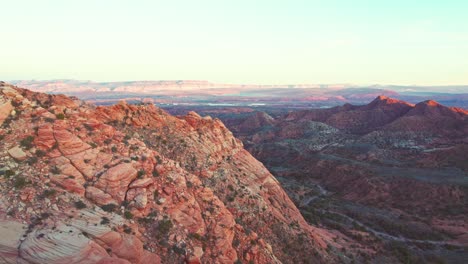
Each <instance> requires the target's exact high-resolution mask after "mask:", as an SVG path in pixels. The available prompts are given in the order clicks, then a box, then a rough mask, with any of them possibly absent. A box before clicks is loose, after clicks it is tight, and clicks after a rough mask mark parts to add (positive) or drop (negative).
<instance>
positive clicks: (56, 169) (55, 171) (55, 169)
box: [50, 166, 62, 174]
mask: <svg viewBox="0 0 468 264" xmlns="http://www.w3.org/2000/svg"><path fill="white" fill-rule="evenodd" d="M50 172H52V173H53V174H60V173H62V171H61V170H60V169H59V168H58V167H57V166H53V167H52V168H50Z"/></svg>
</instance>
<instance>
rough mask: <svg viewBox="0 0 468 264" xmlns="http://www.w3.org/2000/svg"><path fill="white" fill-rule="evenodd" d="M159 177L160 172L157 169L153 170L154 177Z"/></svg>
mask: <svg viewBox="0 0 468 264" xmlns="http://www.w3.org/2000/svg"><path fill="white" fill-rule="evenodd" d="M158 176H159V172H158V171H157V170H156V169H154V170H153V177H158Z"/></svg>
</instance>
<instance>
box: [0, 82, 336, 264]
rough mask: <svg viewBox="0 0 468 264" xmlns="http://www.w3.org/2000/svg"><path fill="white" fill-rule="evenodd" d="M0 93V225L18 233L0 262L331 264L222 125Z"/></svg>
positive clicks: (321, 244)
mask: <svg viewBox="0 0 468 264" xmlns="http://www.w3.org/2000/svg"><path fill="white" fill-rule="evenodd" d="M1 85H2V87H0V101H1V102H0V114H1V115H0V120H1V118H3V125H2V127H1V129H0V135H2V139H1V140H2V144H1V146H0V148H1V150H0V153H1V154H0V155H2V156H1V158H0V162H1V163H2V167H4V168H5V170H4V171H3V172H4V175H5V177H3V178H2V180H1V181H0V191H1V193H2V195H1V197H0V212H1V213H0V228H3V229H9V227H15V228H12V229H11V230H12V232H10V233H11V234H10V235H9V236H8V239H9V240H8V241H4V238H0V260H2V261H3V260H5V262H7V263H17V262H20V263H66V262H67V263H160V262H162V263H180V262H182V261H187V262H189V263H234V262H235V261H237V260H238V261H241V262H242V263H248V262H254V263H280V262H283V263H299V262H302V263H305V262H312V263H318V262H333V261H335V257H334V256H333V255H331V254H329V253H327V252H326V251H325V249H326V248H327V243H329V242H330V241H329V238H328V235H327V232H326V231H324V230H320V229H318V228H314V227H312V226H310V225H309V224H307V223H306V222H305V220H304V218H303V217H302V215H301V214H300V213H299V211H298V209H297V208H296V207H295V205H294V204H293V203H292V201H291V200H290V199H289V197H288V196H287V195H286V193H285V192H284V190H283V189H282V188H281V186H280V184H279V183H278V181H277V180H276V179H275V178H274V177H273V176H272V175H271V174H270V173H269V171H268V170H267V169H266V168H265V167H264V166H263V165H262V164H261V163H260V162H258V161H257V160H256V159H255V158H253V157H252V156H251V155H250V154H249V153H248V152H247V151H245V150H244V148H243V144H242V143H241V142H240V141H239V140H237V139H236V138H235V137H234V136H233V135H232V133H231V132H230V131H229V130H228V129H227V128H226V127H225V126H224V125H223V123H222V122H221V121H219V120H217V119H214V120H213V119H211V118H209V117H204V118H203V117H200V116H199V115H197V114H196V113H193V112H192V113H189V114H188V115H186V116H185V117H182V118H177V117H174V116H171V115H169V114H167V113H166V112H164V111H163V110H161V109H159V108H156V107H155V106H153V105H139V106H136V105H128V104H126V103H120V104H117V105H114V106H110V107H94V106H92V105H88V104H85V103H83V102H81V101H79V100H77V99H76V98H69V97H66V96H62V95H46V94H42V93H33V92H30V91H28V90H24V89H20V88H16V87H14V86H10V85H7V84H4V83H2V84H1ZM5 105H6V106H5ZM10 105H11V107H10ZM2 106H3V107H2ZM13 111H14V112H13ZM263 120H264V121H262V124H263V123H265V122H266V123H268V122H269V118H268V117H265V118H263ZM17 146H19V147H18V148H20V150H21V151H22V152H23V154H24V155H22V157H23V156H24V159H18V158H17V159H15V158H14V157H12V156H14V155H17V154H18V153H19V152H18V151H17V152H13V154H12V152H10V153H8V150H11V149H13V148H15V147H17ZM20 154H21V153H20ZM23 227H24V228H23ZM0 230H1V229H0ZM10 239H11V240H10Z"/></svg>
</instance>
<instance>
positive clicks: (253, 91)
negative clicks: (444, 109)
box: [12, 80, 468, 108]
mask: <svg viewBox="0 0 468 264" xmlns="http://www.w3.org/2000/svg"><path fill="white" fill-rule="evenodd" d="M12 83H13V84H15V85H18V86H21V87H26V88H28V89H31V90H33V91H37V92H46V93H64V94H67V95H75V96H77V97H79V98H80V99H83V100H88V101H93V102H95V103H102V104H104V103H105V104H108V103H115V102H116V101H118V100H120V99H135V100H143V99H145V100H153V101H154V102H155V103H160V104H181V103H182V104H194V105H197V104H204V103H206V102H209V103H210V104H227V105H236V106H242V105H244V106H248V105H252V104H254V105H262V104H267V105H280V106H286V107H293V108H297V107H311V106H313V107H331V106H337V105H342V104H343V103H352V104H365V103H368V102H370V101H371V100H372V99H373V98H375V97H377V96H379V95H385V96H391V97H393V98H396V99H400V100H405V101H407V102H410V103H417V102H420V101H424V100H429V99H432V100H437V101H438V102H440V103H441V104H444V105H447V106H457V107H464V108H467V107H468V85H460V86H398V85H371V86H359V85H352V84H328V85H320V84H293V85H254V84H217V83H211V82H209V81H198V80H174V81H129V82H92V81H77V80H51V81H35V80H30V81H13V82H12ZM188 96H189V97H188Z"/></svg>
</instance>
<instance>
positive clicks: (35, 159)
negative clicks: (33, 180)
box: [26, 157, 38, 165]
mask: <svg viewBox="0 0 468 264" xmlns="http://www.w3.org/2000/svg"><path fill="white" fill-rule="evenodd" d="M37 160H38V158H37V157H29V158H28V160H27V161H26V163H28V164H29V165H32V164H34V163H36V162H37Z"/></svg>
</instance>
